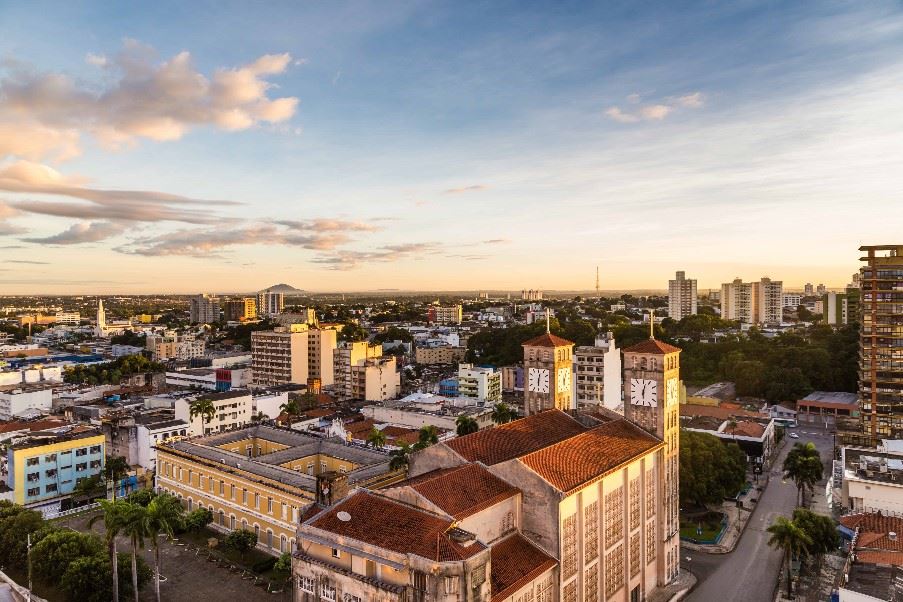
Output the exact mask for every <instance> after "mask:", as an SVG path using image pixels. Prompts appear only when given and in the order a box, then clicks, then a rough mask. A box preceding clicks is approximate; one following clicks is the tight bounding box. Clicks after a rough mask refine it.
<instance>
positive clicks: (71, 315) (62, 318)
mask: <svg viewBox="0 0 903 602" xmlns="http://www.w3.org/2000/svg"><path fill="white" fill-rule="evenodd" d="M53 321H54V322H55V323H56V324H63V325H65V326H78V325H79V324H81V321H82V316H81V314H80V313H79V312H77V311H58V312H56V318H54V320H53Z"/></svg>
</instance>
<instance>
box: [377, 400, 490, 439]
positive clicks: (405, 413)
mask: <svg viewBox="0 0 903 602" xmlns="http://www.w3.org/2000/svg"><path fill="white" fill-rule="evenodd" d="M491 407H492V406H491V405H487V404H485V403H479V402H478V401H477V400H476V399H471V398H466V397H443V396H441V395H435V394H433V393H412V394H411V395H408V396H407V397H403V398H401V399H399V400H395V401H384V402H382V403H379V404H373V405H368V406H364V407H363V408H361V413H362V414H363V415H364V416H366V417H367V418H371V419H373V420H374V421H376V422H385V423H388V424H397V425H400V426H406V427H411V428H420V427H422V426H429V425H432V426H435V427H438V428H440V429H443V430H446V431H451V432H455V430H456V429H457V423H456V420H457V419H458V417H460V416H469V417H471V418H473V419H474V420H476V422H477V425H478V426H479V427H480V428H481V429H482V428H486V427H489V426H492V424H493V423H492V409H491Z"/></svg>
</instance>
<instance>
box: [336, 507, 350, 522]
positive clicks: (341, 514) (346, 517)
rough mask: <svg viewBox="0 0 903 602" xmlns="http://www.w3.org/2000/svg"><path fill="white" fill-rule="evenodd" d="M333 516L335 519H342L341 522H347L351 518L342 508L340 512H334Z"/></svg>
mask: <svg viewBox="0 0 903 602" xmlns="http://www.w3.org/2000/svg"><path fill="white" fill-rule="evenodd" d="M335 516H336V518H337V519H339V520H340V521H342V522H343V523H347V522H348V521H350V520H351V515H350V514H348V513H347V512H345V511H344V510H342V511H341V512H339V513H338V514H336V515H335Z"/></svg>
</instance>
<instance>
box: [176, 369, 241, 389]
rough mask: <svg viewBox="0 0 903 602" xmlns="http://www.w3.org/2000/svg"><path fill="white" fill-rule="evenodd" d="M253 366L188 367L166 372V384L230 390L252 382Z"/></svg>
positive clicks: (189, 387) (191, 387) (190, 387)
mask: <svg viewBox="0 0 903 602" xmlns="http://www.w3.org/2000/svg"><path fill="white" fill-rule="evenodd" d="M251 375H252V371H251V368H187V369H185V370H177V371H171V372H167V373H166V384H167V385H169V386H171V387H184V388H188V389H204V390H207V391H230V390H232V389H241V388H244V387H247V386H248V385H250V384H251Z"/></svg>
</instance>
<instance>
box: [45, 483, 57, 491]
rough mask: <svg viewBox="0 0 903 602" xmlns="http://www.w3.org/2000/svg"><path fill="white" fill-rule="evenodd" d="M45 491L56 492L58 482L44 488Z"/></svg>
mask: <svg viewBox="0 0 903 602" xmlns="http://www.w3.org/2000/svg"><path fill="white" fill-rule="evenodd" d="M44 492H45V493H56V483H51V484H50V485H47V486H46V487H45V488H44Z"/></svg>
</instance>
